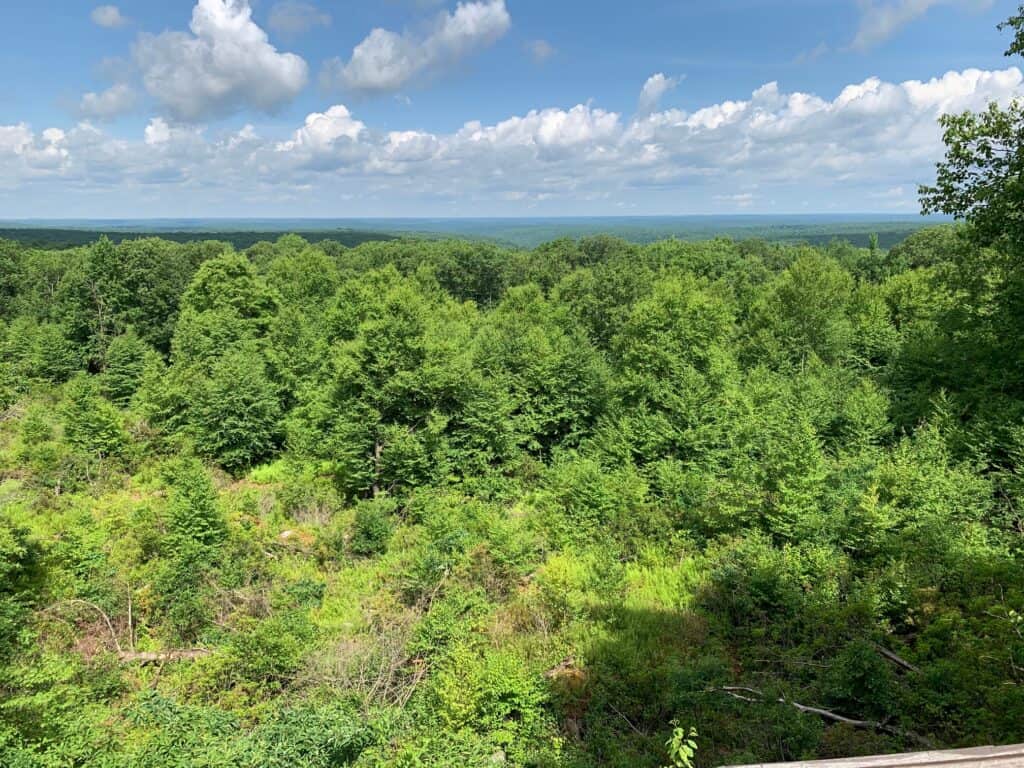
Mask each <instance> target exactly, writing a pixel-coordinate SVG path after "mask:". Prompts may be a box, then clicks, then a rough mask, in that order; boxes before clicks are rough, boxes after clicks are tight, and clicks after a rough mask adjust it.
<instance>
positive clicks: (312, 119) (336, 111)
mask: <svg viewBox="0 0 1024 768" xmlns="http://www.w3.org/2000/svg"><path fill="white" fill-rule="evenodd" d="M365 127H366V126H365V125H364V124H363V123H361V122H360V121H358V120H356V119H355V118H353V117H352V113H351V112H349V111H348V108H347V107H345V106H344V105H341V104H338V105H336V106H333V107H331V108H330V109H328V110H327V111H326V112H314V113H313V114H311V115H309V116H307V117H306V124H305V125H303V126H302V127H301V128H299V129H298V130H297V131H295V134H294V135H293V136H292V138H291V139H290V140H288V141H283V142H281V143H280V144H278V145H277V150H278V151H279V152H292V151H295V150H299V149H308V150H310V151H313V152H323V151H327V150H330V149H331V148H332V147H333V146H334V143H335V142H336V141H337V140H338V139H348V140H349V141H358V140H359V134H361V133H362V132H363V130H364V129H365Z"/></svg>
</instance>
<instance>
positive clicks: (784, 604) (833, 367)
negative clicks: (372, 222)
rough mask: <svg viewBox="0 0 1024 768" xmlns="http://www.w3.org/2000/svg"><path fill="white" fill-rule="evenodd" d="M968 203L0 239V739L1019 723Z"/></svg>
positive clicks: (567, 734) (525, 737)
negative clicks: (946, 219)
mask: <svg viewBox="0 0 1024 768" xmlns="http://www.w3.org/2000/svg"><path fill="white" fill-rule="evenodd" d="M972 231H973V230H970V229H965V228H954V227H941V228H936V229H930V230H926V231H922V232H920V233H918V234H916V235H913V236H912V237H910V238H909V239H908V240H906V241H905V242H904V243H902V244H900V245H899V246H897V247H894V248H892V249H891V250H889V251H888V252H885V251H882V250H879V249H877V248H871V249H857V248H854V247H852V246H849V245H845V244H840V243H837V244H834V245H832V246H829V247H826V248H813V247H800V246H783V245H768V244H765V243H760V242H757V241H752V242H742V243H736V242H732V241H728V240H713V241H708V242H703V243H682V242H675V241H665V242H659V243H655V244H651V245H647V246H635V245H630V244H627V243H625V242H623V241H619V240H615V239H610V238H606V237H598V238H591V239H583V240H579V241H569V240H563V241H556V242H553V243H549V244H547V245H545V246H542V247H540V248H538V249H536V250H533V251H505V250H500V249H498V248H495V247H492V246H488V245H482V244H469V243H464V242H458V241H442V242H413V241H396V242H388V243H366V244H363V245H360V246H359V247H357V248H354V249H350V250H349V249H345V248H342V247H339V246H332V247H331V248H330V249H329V250H324V249H323V248H322V247H320V246H317V245H310V244H309V243H307V242H305V241H304V240H302V239H301V238H298V237H295V236H289V237H284V238H281V239H280V240H278V241H277V242H275V243H261V244H259V245H256V246H253V247H252V248H250V249H249V250H248V251H245V252H243V253H238V252H235V251H234V250H233V249H232V248H231V247H230V246H227V245H225V244H222V243H217V242H204V243H198V244H196V243H192V244H176V243H171V242H167V241H162V240H156V239H143V240H135V241H126V242H124V243H121V244H119V245H114V244H112V243H111V242H109V241H106V240H100V241H99V242H96V243H95V244H93V245H91V246H89V247H83V248H76V249H72V250H65V251H50V250H32V249H26V248H24V247H22V246H18V245H15V244H12V243H5V244H3V245H0V275H2V282H0V316H2V321H0V361H2V362H0V406H2V408H3V417H2V422H0V478H2V482H0V508H2V512H0V763H2V764H3V765H5V766H12V767H17V768H21V767H22V766H25V767H28V766H104V767H108V766H109V767H113V766H125V767H126V768H127V767H128V766H132V768H136V767H139V766H142V767H146V766H153V767H154V768H155V767H156V766H160V767H161V768H163V767H165V766H190V767H191V766H211V767H212V766H224V767H225V768H226V767H227V766H232V767H234V766H254V767H255V766H318V767H319V766H345V765H354V766H474V765H500V764H508V765H517V766H597V765H601V766H605V765H609V766H623V767H625V766H630V767H631V768H632V767H635V766H652V767H655V766H663V765H665V764H666V763H667V762H668V761H669V754H668V750H667V748H666V740H668V739H669V738H670V736H671V733H672V729H673V721H676V722H677V723H678V724H679V728H680V730H679V732H678V733H677V735H676V740H675V746H676V747H679V746H683V747H685V736H686V734H687V733H688V731H689V728H690V727H691V726H692V727H695V728H696V729H697V731H698V734H699V735H698V736H697V737H696V742H697V753H696V755H695V757H694V759H695V760H696V762H697V764H699V765H719V764H723V763H729V762H733V763H735V762H744V761H754V760H777V759H787V758H803V757H814V756H830V755H852V754H863V753H878V752H884V751H894V750H900V749H909V748H917V747H919V746H921V745H925V744H933V745H936V746H942V745H949V746H952V745H967V744H980V743H991V742H1009V741H1024V686H1022V682H1024V617H1022V615H1021V614H1022V613H1024V569H1022V567H1021V566H1022V562H1021V558H1022V556H1024V555H1022V552H1021V544H1022V525H1024V523H1022V511H1021V503H1022V500H1024V477H1022V474H1021V467H1022V466H1024V464H1022V458H1024V427H1022V424H1024V387H1022V384H1024V352H1022V349H1024V347H1022V342H1021V338H1022V336H1021V334H1020V333H1019V332H1018V331H1019V329H1020V328H1021V327H1022V324H1021V311H1022V307H1021V304H1020V297H1021V296H1022V295H1024V294H1022V293H1021V290H1020V285H1021V279H1022V274H1024V273H1022V272H1021V270H1020V269H1019V267H1018V266H1016V265H1015V262H1013V261H1012V260H1010V259H1008V257H1006V256H1005V255H1004V253H1005V249H1000V248H987V247H982V246H981V245H979V244H978V242H977V240H976V239H974V238H973V237H971V236H970V235H971V232H972ZM809 708H813V709H809ZM670 746H671V745H670ZM685 754H686V751H685V749H684V750H683V753H680V752H679V751H678V750H676V758H674V759H675V760H678V761H679V764H680V765H682V764H683V761H684V759H685Z"/></svg>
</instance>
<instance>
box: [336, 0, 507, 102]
mask: <svg viewBox="0 0 1024 768" xmlns="http://www.w3.org/2000/svg"><path fill="white" fill-rule="evenodd" d="M511 23H512V19H511V17H510V16H509V13H508V9H507V8H506V7H505V0H476V1H474V2H466V3H459V4H458V6H457V7H456V9H455V12H454V13H447V12H442V13H441V14H440V15H439V16H438V17H437V18H436V19H435V20H434V23H433V25H432V26H431V27H430V28H429V30H427V32H426V33H425V34H417V33H415V32H404V33H402V34H398V33H396V32H392V31H390V30H387V29H381V28H379V27H378V28H376V29H374V30H372V31H371V32H370V34H369V35H367V37H366V38H365V39H364V40H363V41H362V42H361V43H359V44H358V45H357V46H356V47H355V49H353V51H352V57H351V58H350V59H349V61H348V62H347V63H346V62H343V61H342V60H341V59H339V58H336V59H332V60H331V61H329V62H327V63H326V64H325V65H324V69H323V71H322V73H321V80H322V82H323V84H324V85H326V86H328V87H338V88H343V89H346V90H350V91H356V92H364V93H374V92H390V91H397V90H398V89H400V88H401V87H403V86H404V85H405V84H406V83H408V82H410V81H411V80H413V79H414V78H417V77H419V76H422V75H425V74H430V73H433V72H436V71H437V70H439V69H442V68H444V67H446V66H450V65H451V64H453V63H455V62H457V61H459V60H461V59H463V58H465V57H466V56H468V55H470V54H472V53H474V52H476V51H478V50H480V49H481V48H485V47H487V46H489V45H492V44H493V43H495V42H496V41H497V40H499V39H500V38H501V37H502V36H503V35H504V34H505V33H506V32H507V31H508V29H509V27H510V26H511Z"/></svg>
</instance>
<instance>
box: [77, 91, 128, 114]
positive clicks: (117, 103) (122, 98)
mask: <svg viewBox="0 0 1024 768" xmlns="http://www.w3.org/2000/svg"><path fill="white" fill-rule="evenodd" d="M135 102H136V94H135V91H134V90H133V89H132V87H131V86H129V85H127V84H126V83H116V84H114V85H112V86H110V87H109V88H107V89H106V90H105V91H100V92H99V93H94V92H89V93H86V94H85V95H84V96H82V100H81V101H80V102H79V104H78V110H79V112H81V113H82V115H84V116H85V117H91V118H94V119H96V120H113V119H114V118H116V117H120V116H121V115H123V114H126V113H128V112H130V111H131V110H132V109H133V108H134V107H135Z"/></svg>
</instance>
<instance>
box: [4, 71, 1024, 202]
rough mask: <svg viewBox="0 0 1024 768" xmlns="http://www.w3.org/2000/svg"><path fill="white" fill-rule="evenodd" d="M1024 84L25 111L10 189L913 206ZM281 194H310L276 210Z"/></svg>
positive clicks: (986, 81) (979, 75) (8, 131)
mask: <svg viewBox="0 0 1024 768" xmlns="http://www.w3.org/2000/svg"><path fill="white" fill-rule="evenodd" d="M1022 87H1024V75H1022V74H1021V72H1020V70H1018V69H1017V68H1012V67H1011V68H1009V69H1005V70H997V71H985V70H978V69H968V70H964V71H959V72H957V71H953V72H948V73H946V74H945V75H943V76H941V77H936V78H933V79H931V80H924V81H919V80H909V81H906V82H902V83H891V82H886V81H883V80H881V79H879V78H868V79H867V80H864V81H863V82H860V83H854V84H851V85H848V86H846V87H845V88H843V89H841V90H840V91H839V92H838V93H837V94H834V95H833V96H832V97H831V98H826V97H822V96H819V95H815V94H811V93H802V92H798V91H794V92H785V91H783V90H782V89H780V88H779V86H778V85H777V84H776V83H768V84H766V85H763V86H761V87H760V88H758V89H757V90H755V91H754V92H753V93H752V94H751V95H750V96H749V97H748V98H745V99H738V100H728V101H722V102H718V103H714V104H708V105H706V106H704V107H701V108H700V109H695V110H692V111H688V110H681V109H664V110H654V111H651V112H649V113H646V114H639V113H638V114H637V115H636V116H634V117H632V118H629V119H628V118H625V117H623V115H621V114H619V113H617V112H611V111H607V110H603V109H601V108H599V107H596V106H594V105H591V104H578V105H576V106H574V107H572V108H568V109H563V108H557V107H553V108H548V109H541V110H533V111H530V112H528V113H526V114H524V115H517V116H512V117H509V118H507V119H505V120H500V121H496V122H493V123H488V124H485V123H482V122H479V121H470V122H467V123H465V124H464V125H463V126H462V127H461V128H459V129H458V130H455V131H452V132H449V133H431V132H427V131H421V130H413V129H408V130H389V131H377V130H374V129H373V128H372V127H370V126H368V125H367V124H365V123H364V122H363V121H361V120H359V119H358V118H357V117H356V116H355V115H353V114H352V112H351V111H350V110H349V109H348V108H347V107H345V106H343V105H340V104H339V105H335V106H333V107H331V108H330V109H327V110H324V111H322V112H315V113H312V114H310V115H309V116H308V117H307V118H306V119H305V120H304V122H303V124H302V125H300V126H298V127H297V128H296V129H295V130H293V131H291V132H289V133H287V134H285V135H278V136H267V137H263V136H261V135H259V134H258V133H257V132H256V130H255V129H254V128H253V127H252V126H245V127H243V128H242V129H241V130H238V131H235V132H232V133H225V134H219V135H213V136H210V135H207V133H206V132H205V131H203V130H201V129H198V128H189V127H187V126H184V125H181V124H176V123H173V122H169V121H167V120H165V119H163V118H159V117H157V118H154V119H153V120H151V121H150V123H149V124H148V125H147V126H146V128H145V130H144V132H143V134H142V135H141V136H139V137H138V138H137V139H136V140H134V141H129V140H125V139H120V138H114V137H112V136H109V135H107V134H105V133H104V132H102V131H101V130H100V129H98V128H96V127H94V126H92V125H91V124H88V123H82V124H79V125H78V126H75V127H73V128H71V129H68V130H67V131H63V130H57V129H48V130H46V131H42V132H41V133H36V132H34V131H33V130H32V129H31V128H30V127H29V126H28V125H25V124H21V123H19V124H14V125H8V126H0V179H2V180H3V181H2V182H0V185H7V187H10V186H11V185H14V186H17V185H19V184H21V185H25V184H29V183H33V184H39V183H43V182H45V181H46V180H51V181H53V183H54V184H59V185H60V188H61V189H68V188H82V189H91V188H112V187H113V186H114V185H116V186H117V188H118V189H124V188H139V189H147V188H151V189H161V190H166V189H167V188H168V186H169V185H177V186H179V187H181V188H183V189H184V188H186V187H187V189H188V193H187V195H188V197H187V199H188V200H190V201H194V200H197V199H201V195H203V194H209V195H216V194H221V195H222V196H223V199H227V200H231V201H235V200H237V198H238V195H239V193H240V192H241V191H249V190H258V191H260V194H265V195H266V196H267V199H268V200H270V201H271V202H269V203H268V205H272V206H275V207H273V208H272V210H273V211H274V212H276V213H277V214H278V215H281V214H286V213H291V212H293V211H294V212H297V213H298V212H301V213H305V214H307V215H309V214H310V213H311V212H313V213H315V214H317V215H331V213H332V211H334V209H331V208H330V207H328V206H330V204H331V202H330V201H332V200H333V201H337V200H340V199H345V200H347V201H348V203H349V204H348V207H347V208H346V210H347V211H353V210H358V209H354V208H353V207H352V206H354V205H356V201H358V200H365V201H372V200H374V199H376V200H377V201H378V202H377V203H376V207H375V208H372V209H369V210H368V209H366V208H364V209H362V212H363V213H369V212H370V211H371V210H375V211H376V212H377V213H378V214H380V213H385V212H390V213H392V214H394V213H395V212H396V211H398V210H403V209H402V207H401V206H402V205H403V201H415V202H416V204H418V205H419V206H420V207H419V208H418V210H420V211H422V206H424V205H435V206H436V205H437V204H438V201H446V202H445V205H450V204H455V203H457V202H460V201H461V202H462V203H464V204H466V205H467V206H470V208H469V210H473V211H480V210H491V211H494V210H498V211H503V210H520V211H522V210H536V209H535V208H533V207H531V206H537V205H545V206H560V207H557V208H556V210H557V211H559V212H565V211H566V210H567V208H570V209H572V210H593V209H588V208H586V206H588V205H591V204H592V205H598V206H604V207H603V208H602V210H614V209H615V208H616V207H617V206H618V205H619V204H621V203H622V202H623V201H628V202H629V203H631V204H632V203H637V202H640V203H641V204H644V205H645V207H646V208H647V209H648V210H649V209H650V206H652V205H654V204H658V205H660V206H661V209H665V208H666V207H667V208H669V209H670V210H675V211H687V210H691V211H707V210H708V209H709V208H711V209H717V210H721V209H722V208H726V209H730V210H731V209H736V208H740V209H744V210H763V209H765V207H766V206H770V205H771V204H772V203H771V201H781V204H782V205H783V206H785V208H783V209H782V210H786V209H788V210H793V209H795V208H798V207H800V204H801V203H800V201H802V200H806V199H814V200H817V201H821V204H822V205H823V204H824V203H825V201H828V202H830V203H835V204H836V205H837V206H839V207H843V208H845V209H847V210H866V209H867V208H875V207H877V205H878V204H879V201H882V202H883V203H884V204H885V205H886V207H890V206H892V207H893V208H894V209H896V210H913V206H914V201H913V195H912V194H909V193H908V194H903V193H904V192H906V191H907V190H913V189H915V188H916V185H917V184H918V183H921V182H927V181H928V180H930V179H931V178H932V177H933V174H934V163H935V161H936V160H938V159H939V158H940V157H941V155H942V151H943V147H942V142H941V131H940V129H939V127H938V125H937V123H936V120H937V118H938V116H939V115H941V114H943V113H948V112H957V111H961V110H964V109H975V110H977V109H981V108H984V107H985V106H986V105H987V104H988V103H989V102H990V101H997V102H1000V103H1002V104H1006V103H1007V102H1009V101H1010V100H1011V99H1013V98H1015V97H1018V96H1020V95H1021V94H1022ZM217 190H219V192H218V191H217ZM0 193H2V191H0ZM197 196H198V197H197ZM12 199H13V198H12ZM210 199H215V198H213V197H211V198H210ZM284 199H302V200H304V201H305V202H304V203H303V204H301V206H300V207H298V208H293V209H287V210H282V209H281V207H279V206H280V205H281V200H284ZM380 201H387V202H386V206H387V207H386V208H382V207H381V206H382V205H384V203H381V202H380ZM410 204H412V203H410ZM366 205H367V206H370V205H374V204H373V203H371V202H367V203H366ZM316 206H320V207H316ZM509 206H513V208H511V209H510V208H509ZM572 206H576V207H575V208H571V207H572ZM579 206H584V207H583V208H580V207H579ZM8 207H10V206H9V205H8ZM404 210H409V209H408V208H406V209H404ZM431 210H438V209H437V208H436V207H435V208H432V209H431ZM546 210H550V208H547V209H546ZM334 215H337V211H334Z"/></svg>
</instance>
